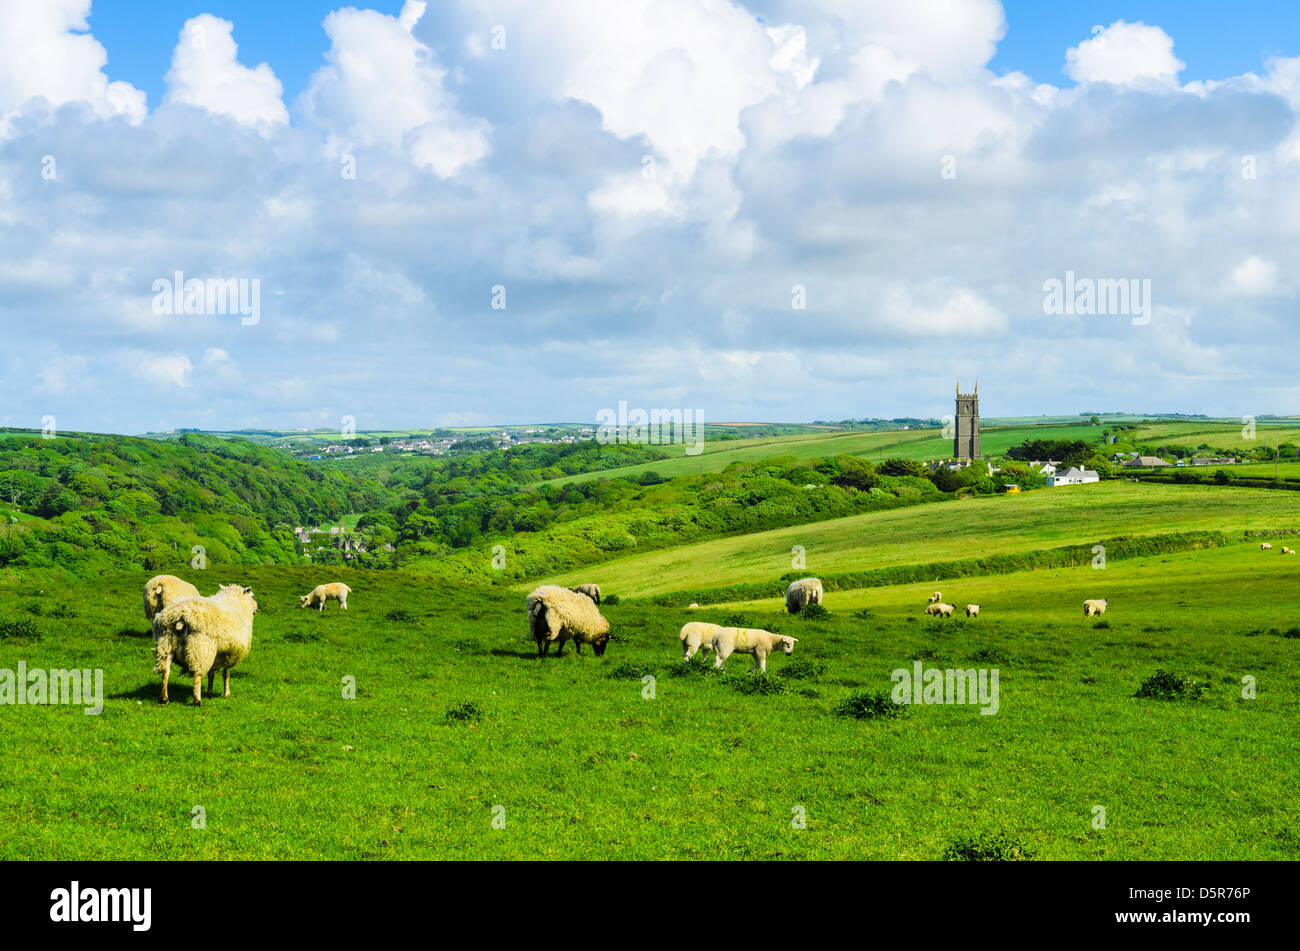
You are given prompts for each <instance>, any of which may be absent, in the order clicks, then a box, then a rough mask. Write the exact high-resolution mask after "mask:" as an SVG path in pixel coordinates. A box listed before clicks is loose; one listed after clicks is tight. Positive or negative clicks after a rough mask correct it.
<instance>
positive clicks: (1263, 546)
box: [1259, 542, 1286, 551]
mask: <svg viewBox="0 0 1300 951" xmlns="http://www.w3.org/2000/svg"><path fill="white" fill-rule="evenodd" d="M1259 547H1260V548H1261V549H1263V550H1264V551H1271V550H1272V548H1273V546H1272V545H1271V544H1269V543H1268V542H1260V545H1259ZM1283 547H1284V548H1285V547H1286V546H1283Z"/></svg>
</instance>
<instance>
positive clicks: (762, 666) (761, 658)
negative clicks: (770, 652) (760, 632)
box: [754, 651, 767, 674]
mask: <svg viewBox="0 0 1300 951" xmlns="http://www.w3.org/2000/svg"><path fill="white" fill-rule="evenodd" d="M754 656H756V657H757V658H758V670H759V673H763V674H765V673H767V653H766V652H765V651H757V652H756V653H755V655H754Z"/></svg>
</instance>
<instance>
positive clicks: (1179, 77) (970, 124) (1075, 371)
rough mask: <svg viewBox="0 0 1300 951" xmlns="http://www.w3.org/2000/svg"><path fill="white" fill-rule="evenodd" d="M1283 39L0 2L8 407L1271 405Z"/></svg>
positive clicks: (1111, 28)
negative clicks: (968, 393)
mask: <svg viewBox="0 0 1300 951" xmlns="http://www.w3.org/2000/svg"><path fill="white" fill-rule="evenodd" d="M1215 6H1218V5H1215ZM1296 20H1297V11H1296V10H1295V9H1292V8H1290V7H1288V5H1285V4H1282V3H1279V2H1273V0H1257V2H1249V0H1245V2H1241V3H1238V4H1235V5H1233V6H1232V7H1231V9H1230V15H1224V14H1223V13H1221V12H1217V11H1216V10H1214V9H1212V8H1211V5H1209V4H1204V3H1181V4H1177V3H1172V2H1148V3H1142V2H1133V3H1111V2H1097V3H1083V2H1078V3H1062V4H1038V3H1028V2H1022V0H1007V2H1005V3H999V2H997V0H910V2H908V3H898V2H896V0H707V2H705V0H621V2H620V3H618V4H611V3H608V2H606V0H439V2H438V3H430V4H425V3H422V2H420V0H402V2H400V3H378V2H377V3H374V4H371V5H366V4H365V3H364V2H362V3H360V4H359V5H358V6H356V7H341V6H338V5H337V4H335V3H315V2H303V3H282V4H269V3H253V2H225V3H223V2H190V0H182V2H168V3H161V2H159V3H154V2H144V0H135V2H128V0H122V2H112V0H95V2H94V3H93V4H92V2H91V0H44V2H42V3H39V4H35V3H30V2H26V0H0V326H2V327H3V329H4V331H5V340H6V346H5V348H4V350H3V352H0V395H2V396H3V400H0V425H29V426H40V425H41V421H42V419H43V418H44V417H46V416H54V417H55V418H56V419H57V420H58V425H59V427H60V428H64V429H89V430H108V431H119V432H141V431H146V430H162V429H170V428H174V427H185V426H194V427H202V428H214V429H224V428H240V427H257V426H262V427H277V428H281V427H298V426H335V425H339V424H340V422H341V421H342V420H343V419H344V418H345V417H351V418H354V419H355V420H356V425H357V426H358V427H360V428H362V429H365V428H382V427H386V426H434V425H448V424H485V423H505V422H527V421H536V420H560V419H563V420H572V421H582V420H589V421H591V420H595V419H596V418H597V416H598V414H600V412H601V411H602V410H607V409H611V408H614V407H617V406H618V405H619V404H620V403H621V402H626V403H627V404H628V405H629V406H630V407H645V408H669V409H672V408H682V409H685V408H690V409H693V410H696V411H699V412H701V413H702V414H703V417H704V418H705V419H712V420H729V419H762V420H786V421H799V420H810V419H817V418H820V419H840V418H845V417H860V416H885V417H890V416H900V415H932V416H939V415H943V414H944V413H947V412H949V411H950V410H951V395H950V394H951V392H952V388H953V386H954V384H955V382H956V380H959V379H960V380H962V381H970V380H975V379H979V380H980V382H981V384H982V387H981V394H982V396H983V397H984V404H983V408H984V410H985V411H986V413H988V414H989V415H999V416H1008V415H1027V414H1034V413H1053V414H1055V413H1074V412H1081V411H1083V410H1095V409H1104V410H1116V409H1125V410H1133V411H1143V412H1156V411H1180V412H1203V413H1209V414H1213V415H1224V416H1234V415H1247V414H1249V415H1259V414H1263V413H1296V412H1300V405H1298V404H1300V381H1298V380H1296V379H1295V377H1294V373H1293V372H1292V370H1291V368H1290V367H1289V366H1288V365H1287V364H1286V362H1285V361H1284V360H1282V359H1280V358H1279V354H1286V353H1290V352H1294V351H1295V350H1296V345H1297V344H1300V328H1297V326H1296V321H1295V313H1296V306H1295V305H1296V294H1297V292H1298V291H1300V281H1297V280H1296V278H1295V277H1294V275H1295V274H1297V273H1300V50H1297V49H1295V48H1294V47H1279V46H1278V43H1279V42H1282V41H1288V40H1289V38H1290V37H1293V36H1297V35H1300V34H1297V33H1296V31H1295V30H1294V25H1295V23H1296ZM1094 27H1100V29H1099V30H1097V31H1096V33H1095V34H1094ZM178 273H179V274H180V275H181V281H182V284H183V286H182V289H181V290H182V293H181V295H180V297H179V300H180V302H181V307H180V312H175V307H174V304H175V302H176V301H177V299H178V298H177V297H176V296H174V295H173V294H172V292H171V289H170V285H171V283H172V282H174V281H175V279H176V276H177V274H178ZM195 282H197V283H195ZM1053 286H1062V287H1063V286H1068V287H1070V288H1071V291H1070V295H1071V297H1070V305H1069V307H1068V308H1065V307H1062V308H1055V305H1054V304H1053V303H1052V301H1053V300H1055V299H1057V298H1056V297H1054V296H1053V293H1051V292H1049V288H1052V287H1053ZM195 288H197V292H196V295H195V296H193V297H191V298H190V299H189V300H190V304H189V305H187V304H186V293H185V292H186V291H188V290H194V289H195ZM241 291H242V292H244V293H245V294H246V296H245V297H243V298H235V299H231V298H230V297H229V294H231V293H238V292H241ZM254 294H255V295H256V297H254V296H253V295H254ZM1076 294H1077V295H1078V296H1077V299H1076V296H1075V295H1076ZM240 305H242V306H243V308H244V310H243V311H241V310H240ZM1054 308H1055V309H1054Z"/></svg>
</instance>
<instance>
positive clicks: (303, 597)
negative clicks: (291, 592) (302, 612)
mask: <svg viewBox="0 0 1300 951" xmlns="http://www.w3.org/2000/svg"><path fill="white" fill-rule="evenodd" d="M310 600H311V595H310V594H300V595H298V607H300V608H305V607H306V606H307V602H308V601H310Z"/></svg>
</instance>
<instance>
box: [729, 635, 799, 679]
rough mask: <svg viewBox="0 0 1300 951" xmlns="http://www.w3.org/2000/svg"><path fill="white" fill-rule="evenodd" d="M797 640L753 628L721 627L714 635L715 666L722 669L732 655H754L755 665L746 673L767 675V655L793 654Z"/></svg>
mask: <svg viewBox="0 0 1300 951" xmlns="http://www.w3.org/2000/svg"><path fill="white" fill-rule="evenodd" d="M797 640H799V638H797V637H789V636H788V635H785V634H773V633H772V632H771V631H761V630H758V629H757V628H752V627H720V628H718V630H717V631H716V632H714V635H713V666H714V667H722V666H723V664H725V663H726V662H727V658H728V657H730V656H731V655H732V654H753V655H754V663H753V664H752V665H751V666H750V668H749V670H747V671H746V673H753V672H754V671H755V670H759V671H761V672H763V673H767V655H768V654H771V653H772V652H773V651H778V650H781V651H785V652H786V654H787V655H789V654H793V653H794V645H795V642H796V641H797Z"/></svg>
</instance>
